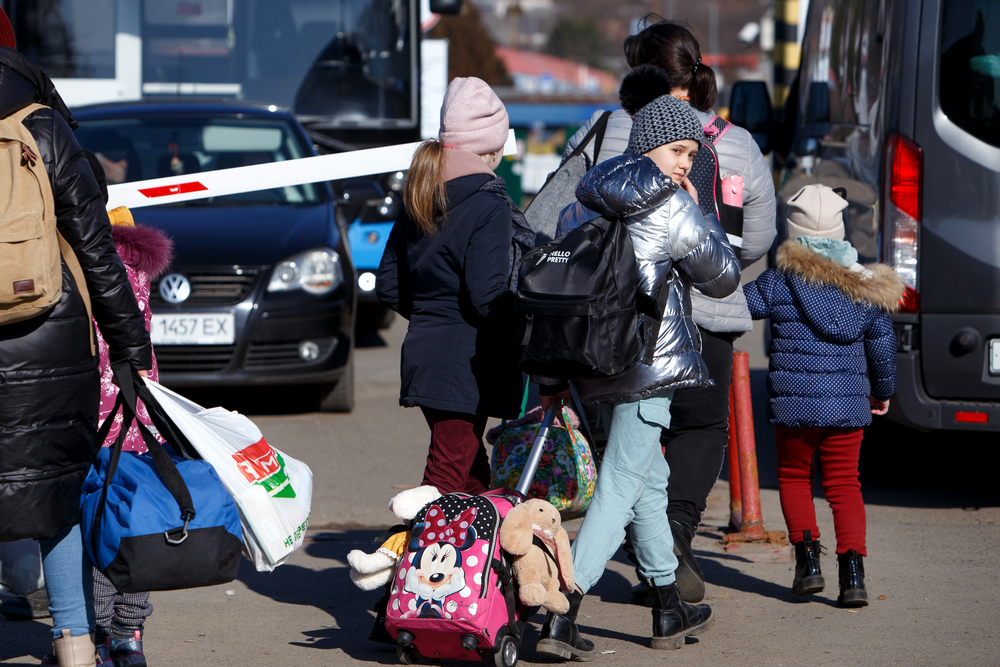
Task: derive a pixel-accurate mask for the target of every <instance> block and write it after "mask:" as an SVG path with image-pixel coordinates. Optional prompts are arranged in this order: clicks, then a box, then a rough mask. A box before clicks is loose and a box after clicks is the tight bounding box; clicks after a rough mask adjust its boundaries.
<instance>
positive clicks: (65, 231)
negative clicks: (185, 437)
mask: <svg viewBox="0 0 1000 667" xmlns="http://www.w3.org/2000/svg"><path fill="white" fill-rule="evenodd" d="M0 18H4V17H0ZM8 46H11V47H12V46H13V44H10V45H8ZM34 102H40V103H42V104H45V105H47V107H48V108H42V109H39V110H37V111H34V112H32V113H31V114H30V115H28V116H27V117H26V118H25V119H24V121H23V124H24V126H25V127H26V128H27V129H28V131H29V132H30V133H31V135H32V137H33V138H34V139H35V143H36V144H37V146H38V154H39V156H40V159H41V160H42V162H43V163H44V165H45V171H46V173H47V174H48V176H49V181H50V184H51V187H52V193H53V196H54V203H55V214H56V219H57V223H56V224H57V228H58V230H59V232H60V233H61V234H62V235H63V237H64V238H65V239H66V241H67V242H68V243H69V244H70V246H72V248H73V250H74V253H75V254H76V257H77V259H78V260H79V262H80V265H81V266H82V268H83V272H84V275H85V279H86V283H87V290H88V291H89V293H90V299H91V304H92V308H93V315H94V317H95V318H96V319H97V321H98V323H99V324H100V326H101V331H102V333H103V334H104V337H105V339H106V340H107V342H108V345H109V347H110V350H111V358H112V359H113V360H119V359H129V360H130V361H131V362H132V364H133V365H134V366H135V368H136V369H149V368H150V367H151V357H152V348H151V346H150V343H149V335H148V334H147V333H146V329H145V326H144V323H143V316H142V313H141V312H140V311H139V307H138V305H137V304H136V300H135V296H134V294H133V293H132V289H131V287H130V286H129V282H128V278H127V275H126V272H125V267H124V266H123V265H122V262H121V259H119V257H118V254H117V253H116V252H115V246H114V242H113V241H112V239H111V225H110V223H109V221H108V216H107V212H106V211H105V209H104V202H103V198H102V196H101V192H100V190H99V188H98V185H97V181H96V180H95V178H94V174H93V172H92V171H91V169H90V165H89V163H88V161H87V159H86V157H84V154H83V151H82V150H81V148H80V146H79V144H77V142H76V140H75V139H74V138H73V134H72V131H71V129H70V128H71V127H75V126H76V121H75V120H74V119H73V117H72V115H71V114H70V113H69V111H68V109H67V108H66V105H65V104H64V103H63V101H62V99H60V98H59V95H58V93H56V92H55V90H54V88H53V87H52V82H51V81H50V80H49V79H48V77H47V76H46V75H45V73H44V72H43V71H42V70H41V69H40V68H39V67H38V66H37V65H36V64H35V63H33V62H31V61H30V60H28V59H27V58H25V57H24V56H22V55H21V54H19V53H18V52H17V51H14V50H13V48H7V47H6V46H0V118H6V117H7V116H10V115H11V114H13V113H16V112H17V111H19V110H20V109H23V108H24V107H26V106H28V105H29V104H32V103H34ZM2 224H3V223H2V222H0V225H2ZM91 327H92V324H91V321H90V318H89V317H88V315H87V311H86V308H85V306H84V302H83V299H82V297H81V293H80V291H79V290H78V289H77V285H76V282H75V281H74V279H73V276H72V274H71V273H70V271H69V269H68V268H67V266H66V263H65V261H64V262H63V265H62V297H61V298H60V300H59V302H58V303H57V304H56V305H55V306H54V307H53V308H52V309H51V310H49V311H48V312H47V313H45V314H43V315H39V316H37V317H34V318H31V319H28V320H23V321H21V322H16V323H12V324H5V325H2V326H0V541H9V540H16V539H21V538H36V539H38V541H39V544H40V546H41V548H42V556H43V565H44V568H45V574H46V585H47V588H48V592H49V599H50V605H49V606H50V609H51V610H52V616H53V637H54V639H55V640H56V641H55V649H56V654H57V656H59V657H60V664H61V665H64V667H65V665H67V664H75V662H72V661H71V660H72V659H68V658H66V656H69V655H70V653H72V652H74V651H75V652H77V653H78V654H80V655H84V656H85V655H86V653H87V651H88V650H89V651H90V656H91V659H90V662H89V664H90V665H93V664H94V661H93V655H94V651H93V642H92V640H91V638H90V632H91V631H92V626H93V612H92V610H88V606H89V604H88V600H89V597H90V594H89V593H90V581H89V576H86V575H87V574H88V573H89V570H90V565H89V563H87V560H86V556H85V555H84V552H83V544H82V540H81V537H80V529H79V520H80V489H81V485H82V483H83V478H84V475H85V474H86V472H87V469H88V467H89V464H90V458H91V456H92V454H93V451H94V448H95V447H96V442H95V440H96V435H97V412H98V406H99V405H100V393H99V392H100V384H99V375H98V370H97V357H96V356H95V355H94V352H93V349H92V346H91ZM85 576H86V579H87V581H84V578H85ZM88 617H89V618H88ZM85 644H87V645H89V649H88V646H85ZM79 664H84V663H83V662H81V663H79Z"/></svg>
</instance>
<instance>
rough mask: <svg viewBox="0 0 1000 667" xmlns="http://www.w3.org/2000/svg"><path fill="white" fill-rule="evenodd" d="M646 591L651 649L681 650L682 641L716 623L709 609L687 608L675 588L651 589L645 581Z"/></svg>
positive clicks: (647, 581)
mask: <svg viewBox="0 0 1000 667" xmlns="http://www.w3.org/2000/svg"><path fill="white" fill-rule="evenodd" d="M646 587H647V588H648V589H649V598H650V600H651V601H652V603H653V639H652V647H653V648H655V649H678V648H680V647H682V646H684V638H685V637H693V636H694V635H698V634H701V633H702V632H704V631H705V630H707V629H708V628H710V627H712V624H713V623H715V615H714V614H712V608H711V607H709V606H708V605H707V604H699V605H691V604H687V603H686V602H684V601H683V600H682V599H681V594H680V591H679V590H677V585H676V584H670V585H669V586H654V585H653V582H652V581H650V580H646Z"/></svg>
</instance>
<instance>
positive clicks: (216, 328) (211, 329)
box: [149, 313, 236, 345]
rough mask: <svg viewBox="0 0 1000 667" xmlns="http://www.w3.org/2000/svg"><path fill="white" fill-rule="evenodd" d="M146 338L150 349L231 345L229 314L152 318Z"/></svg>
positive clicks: (233, 330)
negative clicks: (164, 346) (149, 341)
mask: <svg viewBox="0 0 1000 667" xmlns="http://www.w3.org/2000/svg"><path fill="white" fill-rule="evenodd" d="M149 337H150V338H151V339H152V341H153V345H232V344H233V343H234V342H236V316H235V315H233V313H175V314H166V315H164V314H154V315H153V321H152V327H151V328H150V332H149Z"/></svg>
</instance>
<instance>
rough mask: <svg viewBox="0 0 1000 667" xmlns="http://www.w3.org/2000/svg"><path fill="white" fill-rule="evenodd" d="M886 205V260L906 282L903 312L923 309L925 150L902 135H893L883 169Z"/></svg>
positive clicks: (884, 239)
mask: <svg viewBox="0 0 1000 667" xmlns="http://www.w3.org/2000/svg"><path fill="white" fill-rule="evenodd" d="M883 175H884V178H883V183H884V187H885V197H883V201H884V202H885V206H884V208H883V211H882V261H884V262H885V263H886V264H888V265H889V266H891V267H892V268H894V269H895V270H896V273H898V274H899V276H900V277H901V278H902V279H903V282H904V283H905V284H906V288H905V291H904V292H903V298H901V299H900V300H899V306H900V308H899V309H900V312H903V313H916V312H918V311H919V310H920V292H919V291H918V287H919V285H918V283H917V261H918V259H919V256H920V253H919V245H920V222H921V215H922V210H921V208H922V196H921V195H922V191H921V190H922V185H923V176H924V153H923V150H922V149H921V148H920V146H917V145H916V144H915V143H913V142H912V141H910V140H909V139H907V138H906V137H904V136H903V135H901V134H898V133H893V134H891V135H889V138H888V139H887V140H886V145H885V167H884V170H883Z"/></svg>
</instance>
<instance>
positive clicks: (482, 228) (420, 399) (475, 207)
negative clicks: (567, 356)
mask: <svg viewBox="0 0 1000 667" xmlns="http://www.w3.org/2000/svg"><path fill="white" fill-rule="evenodd" d="M507 134H508V120H507V111H506V109H504V106H503V103H502V102H501V101H500V98H498V97H497V96H496V94H495V93H494V92H493V90H492V89H491V88H490V87H489V86H488V85H487V84H486V83H485V82H484V81H482V80H480V79H476V78H474V77H469V78H458V79H455V80H453V81H452V82H451V85H449V86H448V91H447V93H446V94H445V98H444V105H443V107H442V109H441V133H440V139H439V140H433V139H432V140H430V141H427V142H424V143H423V144H422V145H421V146H420V147H419V148H418V149H417V151H416V153H415V154H414V156H413V161H412V163H411V165H410V170H409V173H408V175H407V179H406V187H405V190H404V191H403V204H404V210H403V212H402V213H401V214H400V216H399V218H397V219H396V223H395V224H394V225H393V228H392V232H391V233H390V235H389V240H388V241H387V242H386V247H385V253H384V254H383V255H382V262H381V265H380V266H379V272H378V282H377V288H376V289H377V293H378V297H379V299H380V300H381V301H382V303H384V304H385V305H386V306H388V307H389V308H391V309H392V310H394V311H396V312H398V313H399V314H400V315H402V316H403V317H405V318H406V319H408V320H409V321H410V323H409V327H408V328H407V332H406V338H405V339H404V341H403V349H402V353H401V357H402V358H401V360H400V374H401V376H402V387H401V389H400V398H399V403H400V405H403V406H404V407H419V408H420V409H421V410H422V411H423V413H424V418H425V419H426V421H427V425H428V426H429V427H430V429H431V442H430V448H429V450H428V453H427V464H426V467H425V468H424V477H423V482H422V484H424V485H431V486H436V487H437V489H438V491H440V492H441V493H453V492H464V493H473V494H474V493H481V492H483V491H485V490H487V489H488V488H489V484H490V465H489V459H488V458H487V455H486V448H485V446H484V445H483V431H484V430H485V428H486V420H487V418H488V417H505V418H513V417H517V414H518V410H519V405H518V398H519V397H520V395H521V386H522V385H521V372H520V371H519V370H518V369H517V340H516V338H515V334H514V329H513V320H514V317H513V315H514V313H513V308H512V306H513V295H512V291H511V290H512V289H513V288H514V287H515V284H514V281H515V280H516V272H517V261H518V260H519V259H520V256H521V253H522V252H523V250H525V249H528V248H531V247H532V246H533V245H534V235H533V234H532V233H531V231H530V229H529V228H528V227H527V225H526V224H525V222H524V216H523V215H521V212H520V211H519V210H517V208H516V207H515V206H514V203H513V202H512V201H511V199H510V197H508V196H507V192H506V184H505V183H504V180H503V179H502V178H500V177H498V176H497V175H496V174H495V173H494V172H493V170H494V169H496V167H497V165H499V164H500V160H501V156H502V155H503V147H504V143H505V142H506V140H507Z"/></svg>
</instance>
